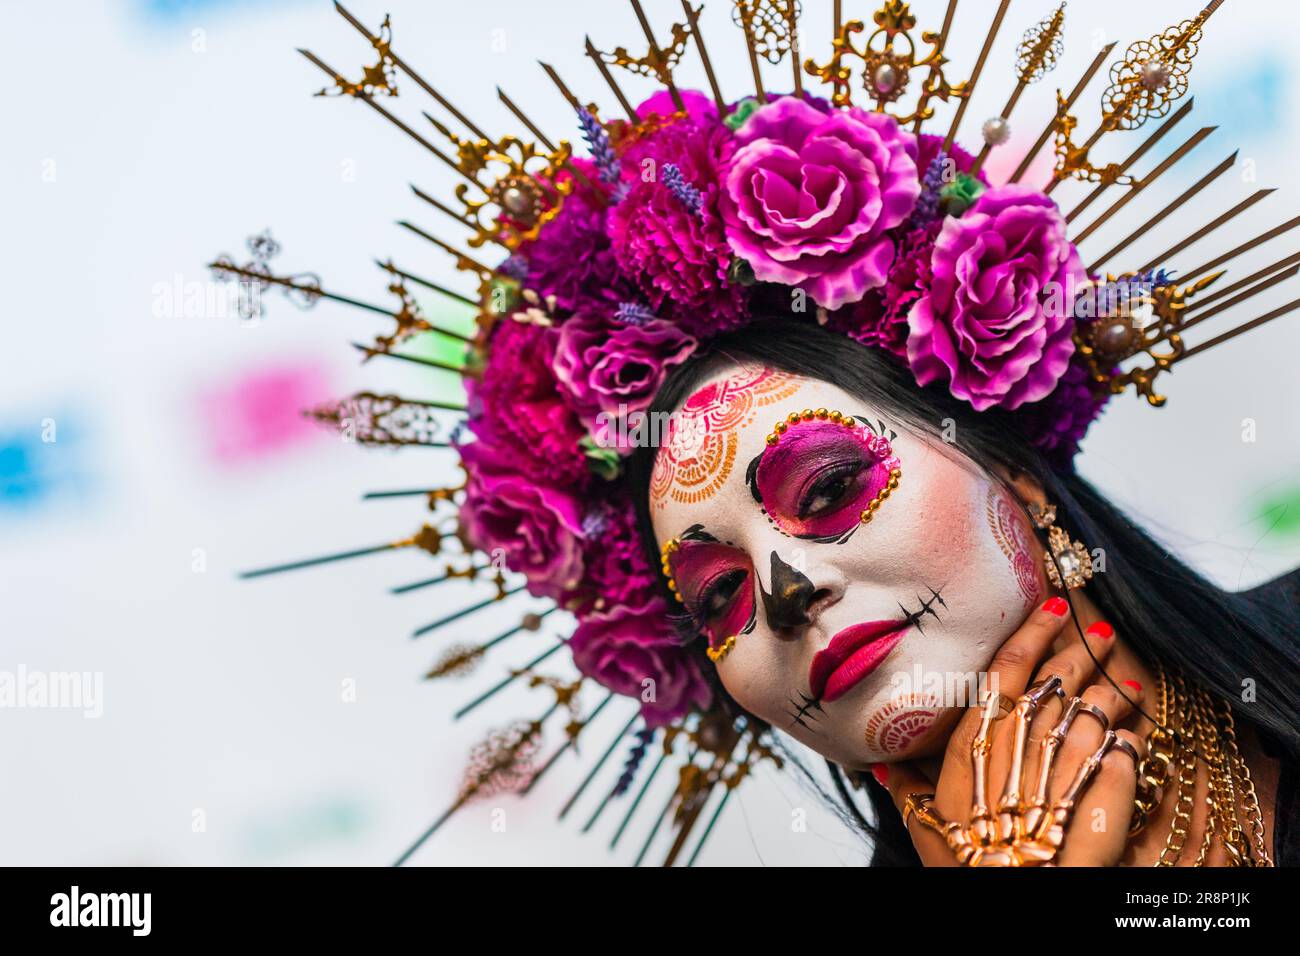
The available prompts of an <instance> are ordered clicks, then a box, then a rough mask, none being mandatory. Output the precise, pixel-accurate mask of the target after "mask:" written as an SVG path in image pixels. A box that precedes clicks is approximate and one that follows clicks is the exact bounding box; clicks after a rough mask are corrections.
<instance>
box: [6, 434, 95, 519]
mask: <svg viewBox="0 0 1300 956" xmlns="http://www.w3.org/2000/svg"><path fill="white" fill-rule="evenodd" d="M84 454H85V449H84V447H83V446H82V442H81V440H80V438H79V434H78V429H77V427H76V418H75V416H72V415H51V416H49V417H45V418H41V417H36V416H30V417H24V418H16V417H9V418H8V420H0V514H3V513H11V514H12V513H18V512H26V511H32V510H35V509H38V508H44V507H49V506H51V505H53V504H55V503H57V502H58V501H59V500H60V499H64V498H72V497H74V496H76V495H77V494H78V493H79V492H80V491H81V490H82V487H83V486H84V484H85V479H86V474H85V467H84Z"/></svg>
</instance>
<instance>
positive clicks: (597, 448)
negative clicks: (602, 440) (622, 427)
mask: <svg viewBox="0 0 1300 956" xmlns="http://www.w3.org/2000/svg"><path fill="white" fill-rule="evenodd" d="M578 445H579V447H581V448H582V452H583V454H585V455H586V456H587V467H588V468H589V469H591V473H592V474H593V475H598V476H599V477H601V478H604V479H605V480H606V481H613V480H614V479H615V478H617V477H618V473H619V470H620V469H621V468H622V466H623V459H622V458H621V457H620V456H619V454H618V450H617V449H615V448H606V447H604V446H603V445H600V444H599V443H598V442H597V441H596V439H595V438H593V437H592V436H591V435H583V436H582V438H581V440H579V442H578Z"/></svg>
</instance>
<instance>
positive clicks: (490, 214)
mask: <svg viewBox="0 0 1300 956" xmlns="http://www.w3.org/2000/svg"><path fill="white" fill-rule="evenodd" d="M428 119H429V121H430V122H431V123H433V125H434V127H435V128H436V129H437V130H438V132H439V133H441V134H442V135H443V136H445V137H446V138H447V140H448V141H449V142H450V143H451V144H452V145H453V146H454V147H455V148H456V161H455V165H456V169H457V171H459V172H460V173H461V174H462V175H463V176H464V177H465V178H466V179H468V180H470V182H468V183H460V184H458V185H457V186H456V189H455V194H456V199H457V200H459V202H460V204H461V212H460V214H459V215H458V217H457V218H459V219H461V221H462V222H464V223H465V225H467V226H469V227H470V228H471V229H472V230H474V234H473V235H472V236H470V237H469V238H468V239H467V240H465V241H466V243H467V244H468V245H469V246H470V247H471V248H474V249H478V248H481V247H482V246H483V245H485V244H486V243H489V242H495V243H497V244H498V245H501V246H504V247H505V248H507V249H509V250H511V251H513V250H515V249H517V248H518V247H519V246H520V245H521V244H522V243H524V242H527V241H530V240H532V239H536V238H537V234H538V232H539V231H540V230H541V228H542V226H544V225H546V223H548V222H550V221H551V220H552V219H554V218H555V217H556V216H557V215H559V212H560V205H561V203H562V201H563V199H564V197H565V196H567V195H569V194H570V193H571V192H572V191H573V180H572V178H570V177H569V176H567V175H566V176H563V177H562V176H561V175H560V170H561V169H562V168H563V167H564V166H565V164H567V163H568V162H569V159H570V157H571V156H572V153H573V150H572V147H571V146H570V145H569V143H568V142H567V141H566V140H560V142H559V145H557V146H556V148H555V150H554V151H551V152H548V151H546V150H545V149H543V148H541V147H539V146H538V145H537V144H536V143H530V142H528V141H526V140H522V139H519V138H518V137H516V136H503V137H501V138H500V139H497V140H486V139H479V140H475V139H465V138H463V137H460V136H457V135H456V134H455V133H453V132H452V131H451V130H450V129H448V128H447V127H446V126H445V125H443V124H442V123H439V122H438V121H437V120H436V119H434V118H433V117H431V116H430V117H428ZM471 190H474V191H475V192H471ZM475 193H477V194H475Z"/></svg>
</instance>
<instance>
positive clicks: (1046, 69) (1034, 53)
mask: <svg viewBox="0 0 1300 956" xmlns="http://www.w3.org/2000/svg"><path fill="white" fill-rule="evenodd" d="M1064 24H1065V4H1061V5H1060V6H1059V7H1057V8H1056V12H1055V13H1053V14H1052V15H1051V16H1050V17H1046V18H1045V19H1043V20H1040V21H1039V22H1038V23H1036V24H1035V25H1034V26H1032V27H1030V28H1029V29H1028V30H1026V31H1025V33H1024V36H1022V37H1021V38H1020V46H1018V47H1016V78H1017V79H1018V80H1019V81H1020V82H1021V83H1037V82H1038V81H1039V80H1041V79H1042V78H1043V77H1044V76H1046V75H1047V74H1048V73H1051V72H1052V71H1053V70H1054V69H1056V64H1057V62H1058V61H1059V60H1060V58H1061V54H1062V53H1064V52H1065V41H1064V40H1063V39H1062V37H1061V27H1062V26H1063V25H1064Z"/></svg>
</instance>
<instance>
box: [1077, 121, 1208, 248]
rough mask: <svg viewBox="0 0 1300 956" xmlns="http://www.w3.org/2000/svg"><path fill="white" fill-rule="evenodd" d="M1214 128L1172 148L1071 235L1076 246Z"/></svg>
mask: <svg viewBox="0 0 1300 956" xmlns="http://www.w3.org/2000/svg"><path fill="white" fill-rule="evenodd" d="M1216 129H1218V127H1217V126H1203V127H1201V128H1200V129H1198V130H1197V131H1196V132H1195V133H1193V134H1192V135H1191V136H1190V137H1189V138H1188V139H1187V141H1186V142H1184V143H1183V144H1182V145H1181V146H1179V147H1178V148H1177V149H1176V150H1174V151H1173V152H1172V153H1170V154H1169V155H1168V156H1166V157H1165V158H1164V159H1163V160H1162V161H1161V162H1160V164H1159V165H1158V166H1156V168H1155V169H1153V170H1151V172H1149V173H1147V174H1146V175H1145V176H1143V177H1142V178H1141V179H1139V180H1137V181H1135V182H1134V184H1133V187H1132V188H1131V189H1128V190H1126V191H1125V192H1124V194H1123V195H1122V196H1120V197H1119V199H1117V200H1115V202H1113V203H1112V204H1111V205H1110V208H1108V209H1107V210H1106V211H1105V212H1103V213H1102V214H1101V215H1099V216H1098V217H1097V218H1096V219H1095V220H1093V221H1092V223H1091V224H1090V225H1089V226H1088V227H1087V228H1086V229H1084V230H1083V231H1082V232H1080V233H1079V234H1078V235H1076V236H1073V237H1072V238H1073V240H1074V244H1075V245H1076V246H1077V245H1079V244H1080V243H1081V242H1083V241H1084V240H1085V239H1087V238H1088V237H1089V236H1090V235H1092V234H1093V233H1094V232H1096V231H1097V230H1098V229H1100V228H1101V227H1102V226H1103V225H1105V223H1106V222H1107V221H1108V220H1110V219H1111V218H1112V217H1113V216H1114V215H1115V214H1116V213H1118V212H1119V211H1120V210H1121V209H1123V208H1124V207H1125V206H1127V205H1128V204H1129V203H1131V202H1132V201H1133V200H1134V199H1136V198H1137V197H1138V196H1139V195H1140V194H1141V193H1142V190H1144V189H1146V188H1147V187H1148V186H1150V185H1151V184H1152V183H1154V182H1155V181H1156V180H1157V179H1159V178H1160V177H1161V176H1163V175H1164V174H1165V173H1166V172H1168V171H1169V170H1170V169H1172V168H1173V167H1174V166H1175V165H1177V164H1178V163H1179V162H1180V161H1182V160H1183V159H1184V158H1185V157H1186V156H1187V154H1188V153H1190V152H1191V151H1192V150H1194V149H1195V148H1196V147H1197V146H1199V145H1200V144H1201V142H1202V141H1203V140H1204V139H1205V138H1206V137H1207V136H1209V135H1210V134H1211V133H1213V132H1214V131H1215V130H1216Z"/></svg>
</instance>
